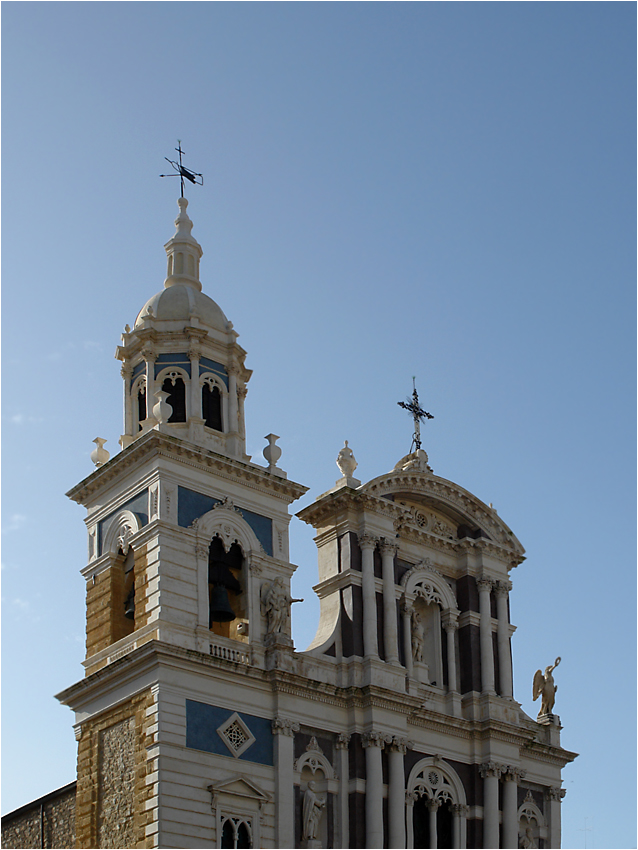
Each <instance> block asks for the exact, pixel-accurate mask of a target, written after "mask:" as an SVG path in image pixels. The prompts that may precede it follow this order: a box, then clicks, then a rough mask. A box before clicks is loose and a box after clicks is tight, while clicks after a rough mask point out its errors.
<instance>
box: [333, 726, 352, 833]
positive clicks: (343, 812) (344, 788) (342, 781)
mask: <svg viewBox="0 0 638 850" xmlns="http://www.w3.org/2000/svg"><path fill="white" fill-rule="evenodd" d="M349 743H350V735H345V734H343V733H341V734H340V735H338V736H337V740H336V742H335V746H336V749H337V769H338V771H339V795H338V797H337V807H338V814H337V835H336V836H335V837H336V841H335V847H349V846H350V809H349V805H348V799H349V796H348V795H349V790H350V789H349V787H348V786H349V783H350V768H349V764H348V745H349Z"/></svg>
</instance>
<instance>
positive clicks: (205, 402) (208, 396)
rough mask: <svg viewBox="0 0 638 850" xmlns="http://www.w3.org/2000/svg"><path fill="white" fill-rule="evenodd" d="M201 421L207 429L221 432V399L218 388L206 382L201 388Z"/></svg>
mask: <svg viewBox="0 0 638 850" xmlns="http://www.w3.org/2000/svg"><path fill="white" fill-rule="evenodd" d="M202 419H203V420H204V425H206V427H207V428H214V429H215V431H221V430H222V397H221V393H220V392H219V387H216V386H211V385H210V384H209V383H208V382H207V383H205V384H204V386H203V387H202Z"/></svg>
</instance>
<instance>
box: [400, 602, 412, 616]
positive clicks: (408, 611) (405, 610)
mask: <svg viewBox="0 0 638 850" xmlns="http://www.w3.org/2000/svg"><path fill="white" fill-rule="evenodd" d="M413 611H414V608H413V607H412V605H411V604H410V603H409V602H402V603H401V613H402V614H404V615H405V616H406V617H411V616H412V612H413Z"/></svg>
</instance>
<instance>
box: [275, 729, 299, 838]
mask: <svg viewBox="0 0 638 850" xmlns="http://www.w3.org/2000/svg"><path fill="white" fill-rule="evenodd" d="M298 731H299V724H298V723H295V722H294V721H292V720H289V719H288V718H287V717H276V718H275V719H274V720H273V722H272V732H273V735H274V736H275V844H276V846H277V847H294V846H295V809H294V799H295V794H294V787H293V785H294V770H293V765H294V734H295V732H298Z"/></svg>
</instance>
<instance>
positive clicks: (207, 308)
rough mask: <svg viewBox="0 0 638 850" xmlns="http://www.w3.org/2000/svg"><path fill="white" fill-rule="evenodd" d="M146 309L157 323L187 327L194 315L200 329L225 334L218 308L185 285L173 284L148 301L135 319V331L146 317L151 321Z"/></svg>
mask: <svg viewBox="0 0 638 850" xmlns="http://www.w3.org/2000/svg"><path fill="white" fill-rule="evenodd" d="M149 309H150V310H151V311H152V318H153V320H154V321H156V322H157V321H159V322H162V321H164V322H183V323H184V324H185V325H186V324H189V323H190V319H191V317H192V316H193V315H196V316H197V317H198V319H199V321H200V323H201V324H202V325H206V326H208V327H209V328H213V329H215V330H218V331H224V332H225V331H227V330H228V319H227V318H226V316H225V315H224V312H223V310H222V309H221V307H219V306H218V305H217V304H216V303H215V302H214V301H213V299H212V298H209V296H208V295H205V294H204V293H203V292H200V291H199V290H197V289H195V288H194V287H193V286H191V285H189V284H188V283H174V284H173V285H172V286H168V287H167V288H166V289H162V290H161V292H157V293H156V294H155V295H153V296H152V298H149V299H148V301H147V302H146V304H145V305H144V306H143V307H142V309H141V310H140V312H139V313H138V315H137V318H136V319H135V327H136V328H137V327H140V325H141V324H142V322H143V320H144V318H145V317H147V316H148V317H149V318H150V315H149Z"/></svg>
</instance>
